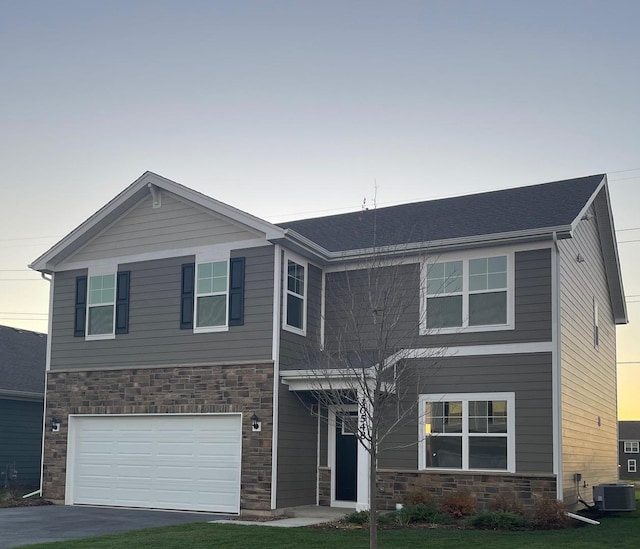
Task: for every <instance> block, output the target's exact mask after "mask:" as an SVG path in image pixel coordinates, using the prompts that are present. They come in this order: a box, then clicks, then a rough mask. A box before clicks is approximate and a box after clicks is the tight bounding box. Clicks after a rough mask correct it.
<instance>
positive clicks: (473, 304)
mask: <svg viewBox="0 0 640 549" xmlns="http://www.w3.org/2000/svg"><path fill="white" fill-rule="evenodd" d="M510 263H512V261H510V256H508V255H499V256H494V257H473V258H469V259H459V260H455V261H441V262H437V263H430V264H429V263H427V264H425V265H424V276H425V277H426V297H425V299H424V300H423V304H424V305H426V311H424V312H425V313H426V315H425V316H426V322H423V323H422V324H423V327H424V328H423V331H422V333H427V330H438V331H442V330H444V331H447V330H449V331H455V330H459V329H462V328H466V329H471V330H478V329H495V327H506V328H509V327H510V322H511V317H512V315H511V314H510V312H509V311H510V303H511V298H510V295H509V288H510V287H511V284H510V278H511V273H510V270H509V269H510Z"/></svg>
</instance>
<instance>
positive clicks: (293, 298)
mask: <svg viewBox="0 0 640 549" xmlns="http://www.w3.org/2000/svg"><path fill="white" fill-rule="evenodd" d="M285 260H286V264H287V280H286V284H287V287H286V293H285V299H286V307H285V319H284V321H285V322H284V327H285V329H287V330H289V331H291V332H295V333H298V334H300V335H305V331H306V316H307V302H306V295H307V280H306V264H303V263H302V262H298V261H293V260H291V259H289V258H285Z"/></svg>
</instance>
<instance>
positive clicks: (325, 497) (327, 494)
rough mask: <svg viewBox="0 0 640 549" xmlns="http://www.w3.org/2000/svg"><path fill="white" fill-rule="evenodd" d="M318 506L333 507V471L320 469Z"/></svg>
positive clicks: (324, 468) (326, 468)
mask: <svg viewBox="0 0 640 549" xmlns="http://www.w3.org/2000/svg"><path fill="white" fill-rule="evenodd" d="M318 505H326V506H330V505H331V469H330V468H329V467H319V468H318Z"/></svg>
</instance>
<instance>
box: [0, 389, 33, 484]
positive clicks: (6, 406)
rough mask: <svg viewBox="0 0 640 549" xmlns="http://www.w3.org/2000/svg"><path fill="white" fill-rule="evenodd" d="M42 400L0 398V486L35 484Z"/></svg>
mask: <svg viewBox="0 0 640 549" xmlns="http://www.w3.org/2000/svg"><path fill="white" fill-rule="evenodd" d="M42 410H43V401H42V400H22V399H20V400H18V399H8V398H0V487H2V486H4V483H5V480H6V479H5V475H6V474H7V473H9V476H11V470H12V469H14V470H15V471H16V474H17V477H16V478H15V479H9V485H10V486H23V487H24V486H38V484H39V483H40V458H41V455H42Z"/></svg>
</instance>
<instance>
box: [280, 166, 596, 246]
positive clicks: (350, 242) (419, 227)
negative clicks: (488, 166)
mask: <svg viewBox="0 0 640 549" xmlns="http://www.w3.org/2000/svg"><path fill="white" fill-rule="evenodd" d="M604 179H605V176H604V175H592V176H588V177H580V178H578V179H569V180H566V181H557V182H554V183H543V184H541V185H531V186H528V187H519V188H516V189H506V190H502V191H493V192H485V193H480V194H471V195H466V196H459V197H455V198H444V199H440V200H430V201H427V202H415V203H411V204H402V205H400V206H391V207H386V208H376V209H373V210H363V211H359V212H353V213H346V214H340V215H331V216H327V217H317V218H313V219H302V220H299V221H289V222H286V223H279V224H278V225H279V226H280V227H283V228H286V229H289V230H292V231H295V232H296V233H298V234H300V235H302V236H303V237H305V238H307V239H309V240H311V241H312V242H315V243H316V244H318V245H320V246H321V247H322V248H324V249H325V250H328V251H329V252H346V251H349V250H364V249H369V248H378V247H389V246H396V245H403V246H404V245H406V244H411V243H419V242H431V243H435V242H442V241H451V240H457V239H464V238H470V237H480V236H488V235H501V234H508V233H519V232H523V233H524V232H530V231H534V230H541V229H544V230H546V232H549V231H553V230H558V231H563V230H564V231H567V230H569V228H570V227H571V225H572V223H574V222H575V221H576V218H577V217H578V215H580V213H581V212H582V211H583V209H584V208H585V206H587V205H588V204H589V202H590V200H591V199H592V197H593V195H594V193H595V191H596V190H598V188H599V186H600V185H601V184H602V183H603V180H604Z"/></svg>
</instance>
